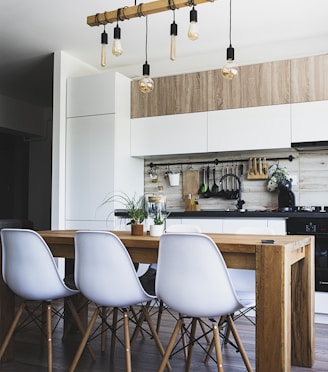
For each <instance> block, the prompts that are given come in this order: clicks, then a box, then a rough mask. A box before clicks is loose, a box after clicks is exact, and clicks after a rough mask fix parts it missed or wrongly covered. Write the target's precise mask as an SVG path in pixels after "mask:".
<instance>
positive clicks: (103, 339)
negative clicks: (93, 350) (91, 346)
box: [101, 306, 108, 353]
mask: <svg viewBox="0 0 328 372" xmlns="http://www.w3.org/2000/svg"><path fill="white" fill-rule="evenodd" d="M107 310H108V309H107V307H106V306H102V308H101V313H102V317H101V318H102V319H106V317H107ZM106 335H107V326H106V323H105V322H104V321H102V322H101V352H102V353H103V352H104V351H105V348H106Z"/></svg>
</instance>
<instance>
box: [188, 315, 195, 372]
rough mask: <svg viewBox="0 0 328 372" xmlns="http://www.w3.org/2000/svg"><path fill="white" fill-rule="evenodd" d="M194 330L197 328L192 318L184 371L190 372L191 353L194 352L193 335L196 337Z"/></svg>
mask: <svg viewBox="0 0 328 372" xmlns="http://www.w3.org/2000/svg"><path fill="white" fill-rule="evenodd" d="M196 328H197V319H196V318H192V321H191V332H190V337H189V345H188V357H187V362H186V371H190V366H191V358H192V353H193V351H194V340H195V335H196Z"/></svg>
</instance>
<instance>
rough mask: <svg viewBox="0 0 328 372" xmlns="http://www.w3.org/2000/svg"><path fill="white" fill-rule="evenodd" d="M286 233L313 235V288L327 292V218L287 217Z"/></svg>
mask: <svg viewBox="0 0 328 372" xmlns="http://www.w3.org/2000/svg"><path fill="white" fill-rule="evenodd" d="M287 234H288V235H314V237H315V290H316V291H317V292H328V218H327V219H326V218H311V216H309V217H308V218H303V217H302V218H293V217H291V218H288V219H287Z"/></svg>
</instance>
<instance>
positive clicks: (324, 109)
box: [291, 101, 328, 142]
mask: <svg viewBox="0 0 328 372" xmlns="http://www.w3.org/2000/svg"><path fill="white" fill-rule="evenodd" d="M291 122H292V142H303V141H305V142H311V141H327V140H328V125H327V124H328V101H316V102H304V103H294V104H292V105H291Z"/></svg>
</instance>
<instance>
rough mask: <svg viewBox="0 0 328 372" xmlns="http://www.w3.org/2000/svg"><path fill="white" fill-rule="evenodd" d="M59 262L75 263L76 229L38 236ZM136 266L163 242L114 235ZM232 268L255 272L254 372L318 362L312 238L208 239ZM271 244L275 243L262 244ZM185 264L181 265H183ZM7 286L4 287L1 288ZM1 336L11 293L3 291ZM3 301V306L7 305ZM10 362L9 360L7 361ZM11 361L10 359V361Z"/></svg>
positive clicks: (236, 236)
mask: <svg viewBox="0 0 328 372" xmlns="http://www.w3.org/2000/svg"><path fill="white" fill-rule="evenodd" d="M39 233H40V234H41V236H42V237H43V238H44V240H45V241H46V243H47V244H48V245H49V247H50V249H51V251H52V253H53V255H54V256H55V257H64V258H66V259H68V260H69V259H71V260H74V233H75V231H74V230H57V231H56V230H53V231H40V232H39ZM113 233H115V234H116V235H117V236H118V237H119V238H120V239H121V240H122V242H123V244H124V245H125V247H126V248H127V250H128V252H129V254H130V256H131V258H132V260H133V261H134V262H144V263H153V262H156V261H157V255H158V248H159V239H160V238H159V237H151V236H149V235H147V234H146V233H144V235H142V236H132V235H131V233H130V232H127V231H113ZM206 235H208V236H210V237H211V238H212V239H213V240H214V242H215V244H216V245H217V247H218V248H219V249H220V251H221V253H222V255H223V257H224V259H225V261H226V264H227V266H228V267H231V268H243V269H255V270H256V371H258V372H277V371H290V370H291V365H297V366H302V367H312V365H313V363H314V237H313V236H292V235H288V236H286V235H279V236H278V235H270V236H266V235H241V234H212V233H208V234H206ZM264 239H270V240H271V239H273V240H274V243H263V242H262V240H264ZM182 265H183V263H182ZM3 287H4V284H3V283H2V288H3ZM0 294H1V296H6V297H7V299H8V302H6V301H4V298H2V297H1V301H0V337H1V338H2V337H3V332H4V330H5V329H7V328H8V324H6V321H8V319H10V318H11V317H12V314H13V310H14V309H13V305H12V304H13V301H12V298H11V297H13V294H12V293H11V292H10V291H9V290H6V291H3V290H1V289H0ZM4 302H5V304H4ZM7 357H8V356H7ZM9 357H10V356H9Z"/></svg>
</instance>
